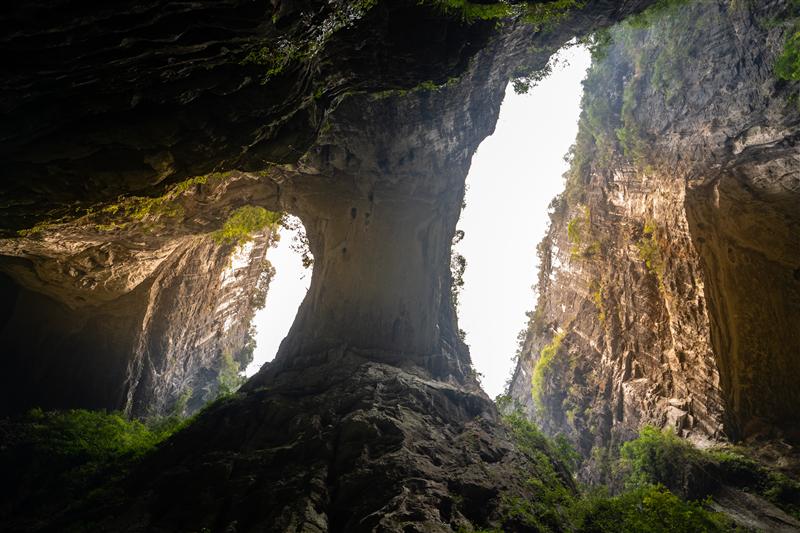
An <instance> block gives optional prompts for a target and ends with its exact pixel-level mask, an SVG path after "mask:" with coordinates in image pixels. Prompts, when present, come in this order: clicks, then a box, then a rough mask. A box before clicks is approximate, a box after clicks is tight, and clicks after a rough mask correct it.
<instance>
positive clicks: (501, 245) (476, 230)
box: [246, 46, 590, 397]
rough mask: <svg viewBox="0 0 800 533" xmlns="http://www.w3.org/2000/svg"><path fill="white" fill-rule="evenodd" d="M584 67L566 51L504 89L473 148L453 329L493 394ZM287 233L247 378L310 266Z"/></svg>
mask: <svg viewBox="0 0 800 533" xmlns="http://www.w3.org/2000/svg"><path fill="white" fill-rule="evenodd" d="M589 63H590V55H589V52H588V50H587V49H586V48H584V47H578V46H572V47H568V48H567V49H565V50H562V51H561V53H560V54H559V60H558V64H557V65H556V67H555V68H554V69H553V73H552V74H551V75H550V76H549V77H548V78H547V79H545V80H543V81H542V82H540V83H539V85H538V86H536V87H534V88H532V89H531V90H530V91H529V92H528V93H527V94H523V95H518V94H515V93H514V91H513V89H511V86H509V88H508V89H507V91H506V98H505V100H504V101H503V105H502V108H501V109H500V117H499V119H498V121H497V126H496V128H495V133H494V134H493V135H492V136H491V137H488V138H487V139H486V140H484V141H483V143H481V145H480V147H479V148H478V151H477V152H476V154H475V156H474V157H473V159H472V167H471V169H470V172H469V175H468V176H467V185H468V187H469V189H468V191H467V196H466V202H467V207H466V208H465V209H464V211H463V212H462V213H461V219H460V221H459V224H458V228H459V229H461V230H463V231H464V233H465V236H464V239H463V240H462V241H461V242H460V243H459V244H458V245H457V246H456V251H458V252H459V253H460V254H462V255H463V256H464V257H465V258H466V260H467V269H466V272H465V274H464V282H465V284H464V287H463V289H462V291H461V296H460V298H459V300H460V305H459V310H458V317H459V327H460V328H461V329H463V330H464V331H466V333H467V337H466V342H467V344H468V345H469V346H470V352H471V354H472V361H473V363H474V365H475V369H476V370H477V372H479V373H480V374H482V376H483V377H482V384H483V387H484V390H486V392H487V393H488V394H489V396H491V397H495V396H497V395H498V394H501V393H502V392H503V391H504V388H505V382H506V380H507V379H508V377H509V376H510V375H511V372H512V371H513V368H512V364H511V360H512V357H513V355H514V353H515V352H516V349H517V334H518V333H519V331H520V330H522V329H523V328H525V326H526V325H527V320H528V319H527V317H526V316H525V312H526V311H528V310H530V309H533V307H534V305H535V303H536V294H535V293H534V291H533V290H532V286H533V285H534V283H535V282H536V272H537V270H538V268H539V265H538V259H537V257H536V245H537V244H538V242H539V241H540V240H541V239H542V237H543V236H544V233H545V231H546V229H547V224H548V222H549V218H548V212H547V206H548V204H549V203H550V200H552V199H553V197H555V196H556V195H557V194H559V193H560V192H561V191H562V190H563V188H564V182H563V179H562V174H563V173H564V172H565V171H566V170H567V163H566V162H565V161H564V155H565V154H566V153H567V151H568V150H569V147H570V146H571V145H572V143H573V142H574V140H575V136H576V134H577V131H578V116H579V114H580V99H581V94H582V90H583V87H582V85H581V81H582V80H583V78H584V76H585V74H586V69H587V68H588V67H589ZM295 234H296V232H295V231H292V230H289V229H286V228H281V230H280V237H281V238H280V241H279V243H278V246H277V248H274V249H271V250H269V252H268V254H267V256H268V259H269V260H270V262H271V263H272V265H273V266H274V267H275V271H276V274H275V277H274V278H273V280H272V282H271V283H270V287H269V292H268V293H267V305H266V306H265V307H264V309H261V310H260V311H258V312H257V313H256V316H255V318H254V320H253V323H254V324H255V326H256V332H257V334H256V343H257V345H256V349H255V352H254V357H253V362H252V363H250V365H249V366H248V367H247V370H246V375H248V376H251V375H253V374H254V373H256V372H257V371H258V369H259V368H260V367H261V365H263V364H264V363H265V362H267V361H270V360H272V359H273V358H274V357H275V353H276V352H277V351H278V346H279V345H280V343H281V341H282V340H283V338H284V337H285V336H286V335H287V333H288V332H289V328H290V327H291V325H292V322H293V321H294V317H295V315H296V314H297V309H298V307H299V306H300V303H301V302H302V300H303V297H304V296H305V294H306V292H307V291H308V286H309V284H310V282H311V269H310V268H309V269H306V268H303V266H302V261H301V258H300V255H299V254H298V253H297V252H296V251H294V250H292V246H291V245H292V241H293V239H294V236H295Z"/></svg>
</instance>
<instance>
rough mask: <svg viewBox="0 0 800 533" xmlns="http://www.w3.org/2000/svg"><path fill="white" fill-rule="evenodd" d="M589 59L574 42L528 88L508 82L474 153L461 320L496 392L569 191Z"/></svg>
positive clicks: (462, 246) (486, 384)
mask: <svg viewBox="0 0 800 533" xmlns="http://www.w3.org/2000/svg"><path fill="white" fill-rule="evenodd" d="M590 61H591V57H590V54H589V51H588V50H587V49H586V48H585V47H579V46H572V47H569V48H566V49H565V50H562V51H561V52H560V54H559V56H558V61H557V64H556V66H555V67H554V68H553V73H552V74H551V75H550V76H548V77H547V78H546V79H545V80H543V81H541V82H540V83H539V84H538V85H537V86H536V87H533V88H532V89H531V90H530V91H529V92H528V93H527V94H522V95H519V94H516V93H514V90H513V89H512V88H511V86H509V87H508V89H506V97H505V100H504V101H503V105H502V107H501V108H500V117H499V119H498V121H497V126H496V128H495V132H494V134H493V135H492V136H491V137H488V138H487V139H485V140H484V141H483V142H482V143H481V145H480V147H479V148H478V151H477V152H476V153H475V155H474V156H473V158H472V166H471V167H470V171H469V175H468V176H467V186H468V190H467V194H466V203H467V207H466V208H465V209H464V211H463V212H462V213H461V219H460V220H459V223H458V228H459V229H461V230H463V231H464V239H463V240H462V241H461V242H460V243H459V244H458V245H457V246H456V247H455V248H456V251H457V252H459V253H460V254H461V255H463V256H464V257H465V258H466V260H467V269H466V271H465V273H464V287H463V289H462V291H461V296H460V297H459V300H460V306H459V310H458V322H459V327H460V328H461V329H463V330H464V331H466V333H467V338H466V342H467V344H468V345H469V346H470V353H471V355H472V362H473V364H474V366H475V369H476V371H477V372H479V373H480V374H482V375H483V377H482V378H481V383H482V385H483V388H484V390H485V391H486V392H487V394H489V396H490V397H492V398H494V397H495V396H497V395H498V394H502V393H503V392H504V389H505V382H506V380H507V379H508V378H509V377H510V375H511V372H512V371H513V368H512V363H511V360H512V357H513V356H514V353H515V352H516V350H517V334H518V333H519V332H520V331H521V330H522V329H524V328H525V327H526V326H527V323H528V318H527V316H526V315H525V312H526V311H529V310H531V309H533V308H534V307H535V304H536V294H535V292H534V291H533V288H532V287H533V285H534V284H535V283H536V277H537V276H536V274H537V272H538V269H539V261H538V258H537V257H536V245H537V244H538V243H539V241H541V240H542V237H544V234H545V231H546V230H547V226H548V223H549V221H550V219H549V216H548V212H547V206H548V205H549V204H550V201H551V200H552V199H553V198H554V197H555V196H556V195H558V194H559V193H560V192H561V191H562V190H563V189H564V180H563V177H562V175H563V174H564V172H566V170H567V168H568V164H567V162H566V161H565V160H564V155H565V154H566V153H567V151H568V150H569V147H570V146H571V145H572V143H573V142H575V136H576V135H577V133H578V117H579V115H580V101H581V95H582V94H583V86H582V85H581V81H582V80H583V79H584V77H585V75H586V69H587V68H589V64H590Z"/></svg>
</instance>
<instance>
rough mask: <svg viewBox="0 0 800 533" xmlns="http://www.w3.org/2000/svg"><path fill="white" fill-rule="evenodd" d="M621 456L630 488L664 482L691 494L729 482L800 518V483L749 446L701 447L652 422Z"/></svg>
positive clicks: (675, 489)
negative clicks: (761, 459) (754, 456)
mask: <svg viewBox="0 0 800 533" xmlns="http://www.w3.org/2000/svg"><path fill="white" fill-rule="evenodd" d="M620 455H621V457H620V461H619V465H618V467H617V469H618V471H619V472H620V473H621V474H622V475H623V476H624V479H625V484H626V487H628V488H629V489H632V488H636V487H642V486H647V485H653V484H663V485H665V486H667V487H669V488H670V489H671V490H673V491H676V492H678V493H683V494H686V495H690V494H694V493H707V491H708V488H709V487H713V486H716V485H719V484H725V485H729V486H734V487H737V488H740V489H741V490H744V491H746V492H751V493H754V494H758V495H760V496H762V497H764V498H766V499H767V500H769V501H771V502H772V503H774V504H775V505H777V506H778V507H781V508H782V509H783V510H784V511H786V512H788V513H790V514H793V515H794V516H795V517H797V518H800V482H797V481H795V480H792V479H790V478H789V477H787V476H786V475H785V474H782V473H780V472H776V471H774V470H770V469H768V468H766V467H764V466H763V465H761V464H760V463H758V462H757V461H755V460H753V459H752V458H750V457H748V456H747V453H746V452H745V451H744V450H741V449H737V448H735V447H731V446H728V447H725V448H717V449H712V450H707V451H706V450H700V449H698V448H695V447H694V446H692V445H691V444H690V443H689V442H687V441H685V440H683V439H681V438H680V437H678V436H677V435H676V434H675V433H674V432H673V431H672V430H669V429H668V430H659V429H658V428H655V427H651V426H646V427H644V428H642V429H641V430H640V432H639V437H638V438H637V439H635V440H632V441H629V442H626V443H625V444H624V445H623V446H622V449H621V451H620ZM693 485H694V486H693Z"/></svg>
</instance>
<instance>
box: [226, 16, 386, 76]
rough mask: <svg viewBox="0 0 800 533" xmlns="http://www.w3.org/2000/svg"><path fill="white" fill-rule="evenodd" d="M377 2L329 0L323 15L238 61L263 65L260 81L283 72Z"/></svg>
mask: <svg viewBox="0 0 800 533" xmlns="http://www.w3.org/2000/svg"><path fill="white" fill-rule="evenodd" d="M377 4H378V0H354V1H351V2H343V3H330V5H331V6H332V9H331V10H330V11H329V12H327V13H325V17H324V18H322V17H313V16H312V17H306V18H304V19H303V22H304V23H303V24H302V28H301V29H299V30H298V31H296V32H295V34H296V37H294V38H281V39H278V40H276V41H275V42H272V43H270V44H266V45H264V46H260V47H258V48H255V49H253V50H251V51H250V52H249V53H248V54H247V55H246V56H245V57H244V59H242V61H241V64H242V65H258V66H260V67H264V77H263V78H262V83H266V82H267V81H269V80H270V79H271V78H273V77H274V76H276V75H278V74H281V73H283V72H284V71H285V70H286V68H287V67H288V66H289V65H291V64H292V63H305V62H308V61H311V60H312V59H314V58H315V57H316V56H317V54H318V53H319V52H320V51H321V50H322V49H323V48H324V47H325V44H326V43H327V42H328V40H329V39H330V38H331V36H333V34H334V33H336V32H338V31H340V30H342V29H344V28H348V27H352V26H353V25H354V24H355V23H356V22H358V21H359V20H361V19H362V18H363V17H364V16H365V15H366V14H367V12H368V11H369V10H370V9H372V8H373V7H375V6H376V5H377ZM275 22H276V21H275V20H273V23H275ZM319 90H320V89H319V88H317V91H319Z"/></svg>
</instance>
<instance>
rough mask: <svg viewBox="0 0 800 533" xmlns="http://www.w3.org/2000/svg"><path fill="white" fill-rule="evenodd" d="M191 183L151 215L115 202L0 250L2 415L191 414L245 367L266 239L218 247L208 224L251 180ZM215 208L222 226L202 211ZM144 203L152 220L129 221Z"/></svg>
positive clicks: (139, 215) (266, 268)
mask: <svg viewBox="0 0 800 533" xmlns="http://www.w3.org/2000/svg"><path fill="white" fill-rule="evenodd" d="M194 181H195V183H193V184H192V185H191V186H182V187H179V188H178V189H179V190H178V189H176V190H173V192H171V193H169V194H168V195H165V196H164V197H162V198H160V202H156V203H155V207H153V206H152V205H151V202H149V201H148V200H141V201H139V200H134V201H133V203H132V204H131V200H128V201H123V202H122V203H121V204H114V205H113V206H111V207H109V206H106V207H105V208H104V210H101V211H100V212H98V213H91V214H87V215H84V216H83V217H79V218H77V219H75V220H70V221H64V222H57V223H51V224H48V225H44V226H41V227H39V228H37V230H36V231H33V232H29V233H26V234H25V236H23V237H19V238H15V239H4V240H2V241H0V249H2V251H3V253H4V254H5V258H4V259H5V261H4V262H3V265H2V270H3V271H5V272H6V273H7V274H6V276H4V286H5V287H6V288H7V289H6V290H8V291H9V292H10V293H11V294H13V296H12V297H9V298H8V299H6V300H5V301H4V305H5V308H6V311H5V313H4V320H3V323H2V329H1V330H0V338H2V344H3V357H2V363H1V364H2V368H3V372H2V375H3V377H2V382H3V387H2V390H3V392H2V395H3V402H2V406H3V407H2V409H3V412H4V413H13V412H19V411H21V410H24V409H27V408H30V407H33V406H41V407H44V408H67V407H90V408H96V409H109V410H123V411H125V412H126V413H128V414H130V415H135V416H140V417H143V416H153V415H164V414H169V413H171V412H172V411H173V410H174V409H178V410H179V411H182V413H180V414H185V413H188V412H192V411H194V410H196V409H198V408H199V407H200V406H201V405H203V404H204V403H206V402H207V401H209V400H210V399H213V398H214V397H215V396H216V394H217V389H218V387H219V384H218V382H219V376H220V374H221V373H222V374H225V373H227V374H231V373H232V372H233V373H235V372H236V371H238V369H239V368H240V367H241V368H243V367H244V366H246V365H247V363H248V362H249V361H250V358H251V357H252V343H253V340H252V338H251V337H250V331H249V330H250V321H251V319H252V317H253V314H254V311H255V308H256V307H257V305H262V302H257V301H255V298H256V297H257V294H258V293H260V294H261V295H263V294H265V293H266V291H267V289H268V286H269V280H270V278H271V275H272V267H271V266H270V264H269V262H268V261H267V260H266V254H267V250H268V248H269V245H270V243H271V242H272V240H273V238H274V237H273V234H272V232H273V230H272V229H270V228H267V229H266V231H262V232H260V233H258V234H254V235H253V238H254V239H253V240H252V241H250V242H249V243H246V244H244V245H241V246H239V245H237V244H235V243H232V242H221V241H219V240H218V239H217V238H215V237H214V236H213V232H210V228H208V227H207V226H208V225H212V224H215V223H216V224H217V225H218V224H219V222H218V221H217V220H216V219H217V217H218V216H220V215H222V214H224V213H225V212H226V211H228V212H231V210H232V208H233V207H234V206H236V205H238V203H240V202H243V201H247V200H248V198H247V196H245V194H244V193H245V191H246V190H247V188H248V187H252V186H253V184H254V183H257V182H258V178H257V177H247V176H244V175H241V174H230V175H224V176H223V175H215V176H212V177H209V178H206V179H204V180H197V179H196V180H194ZM201 182H202V183H201ZM249 196H251V198H252V195H249ZM209 201H215V202H216V203H217V205H218V207H219V208H220V209H221V212H220V213H219V214H217V213H214V214H210V215H209V214H206V213H204V207H205V205H206V204H207V203H208V202H209ZM142 202H144V203H145V205H150V206H151V207H150V208H149V211H146V212H145V211H137V209H143V208H142V207H141V204H142ZM131 205H133V207H132V208H129V207H130V206H131ZM262 299H263V298H262Z"/></svg>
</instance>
